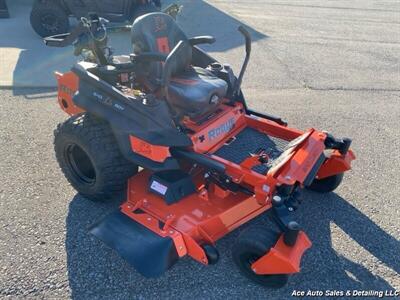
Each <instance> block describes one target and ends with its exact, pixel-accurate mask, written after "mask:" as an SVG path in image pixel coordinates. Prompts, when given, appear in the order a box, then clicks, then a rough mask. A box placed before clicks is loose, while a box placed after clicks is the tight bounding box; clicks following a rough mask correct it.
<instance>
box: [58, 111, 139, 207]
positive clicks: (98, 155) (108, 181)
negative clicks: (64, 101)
mask: <svg viewBox="0 0 400 300" xmlns="http://www.w3.org/2000/svg"><path fill="white" fill-rule="evenodd" d="M54 149H55V153H56V158H57V161H58V164H59V165H60V168H61V170H62V171H63V173H64V175H65V177H66V178H67V180H68V181H69V182H70V184H71V185H72V186H73V187H74V188H75V189H76V190H77V191H78V192H79V193H80V194H81V195H82V196H84V197H85V198H88V199H90V200H93V201H103V200H111V199H115V200H124V198H125V196H126V188H127V180H128V179H129V178H130V177H131V176H133V175H134V174H136V173H137V171H138V167H137V166H136V165H135V164H133V163H131V162H130V161H128V160H126V159H125V158H124V157H123V156H122V154H121V152H120V150H119V147H118V144H117V141H116V140H115V137H114V134H113V132H112V130H111V128H110V126H109V124H108V123H107V122H105V121H103V120H100V119H97V118H95V117H94V116H92V115H90V114H87V113H83V114H79V115H76V116H72V117H71V118H69V119H68V120H67V121H65V122H64V123H62V124H59V125H58V127H57V129H56V130H55V131H54Z"/></svg>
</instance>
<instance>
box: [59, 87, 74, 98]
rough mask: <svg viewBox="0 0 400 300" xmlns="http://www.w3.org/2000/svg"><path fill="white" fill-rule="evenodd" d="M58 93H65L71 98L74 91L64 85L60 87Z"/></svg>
mask: <svg viewBox="0 0 400 300" xmlns="http://www.w3.org/2000/svg"><path fill="white" fill-rule="evenodd" d="M60 91H61V92H63V93H66V94H67V95H69V96H71V97H72V96H73V95H74V94H75V91H74V90H73V89H71V88H69V87H67V86H66V85H60Z"/></svg>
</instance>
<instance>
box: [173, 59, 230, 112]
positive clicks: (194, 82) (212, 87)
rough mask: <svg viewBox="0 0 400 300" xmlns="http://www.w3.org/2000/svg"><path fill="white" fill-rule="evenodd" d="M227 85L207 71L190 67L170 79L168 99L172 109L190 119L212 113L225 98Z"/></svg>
mask: <svg viewBox="0 0 400 300" xmlns="http://www.w3.org/2000/svg"><path fill="white" fill-rule="evenodd" d="M227 89H228V84H227V83H226V82H225V81H224V80H222V79H220V78H218V77H216V76H215V75H213V74H212V73H211V72H209V71H208V70H205V69H203V68H199V67H190V68H189V69H188V70H187V71H185V72H183V73H181V74H179V75H178V76H175V77H173V78H171V81H170V84H169V86H168V97H169V101H170V102H171V104H172V106H173V108H174V109H175V110H177V111H178V112H179V113H180V114H182V115H185V116H188V117H190V118H194V117H198V116H202V115H205V114H206V113H208V112H212V111H213V110H214V109H215V108H216V107H217V106H218V104H219V103H221V101H222V99H223V98H224V97H225V96H226V92H227Z"/></svg>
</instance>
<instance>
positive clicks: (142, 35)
mask: <svg viewBox="0 0 400 300" xmlns="http://www.w3.org/2000/svg"><path fill="white" fill-rule="evenodd" d="M180 41H182V42H183V43H185V44H187V45H191V44H190V41H189V39H188V38H187V37H186V35H185V33H184V32H183V31H182V30H181V28H180V27H179V26H178V25H177V24H176V22H175V20H174V19H173V18H171V16H169V15H167V14H164V13H150V14H146V15H143V16H141V17H139V18H138V19H136V21H135V22H134V23H133V25H132V45H133V51H134V54H135V55H138V56H140V55H141V54H145V53H163V54H166V55H168V54H170V53H171V51H172V50H173V49H174V48H175V46H176V45H177V44H178V43H179V42H180ZM192 64H193V63H192V46H189V47H185V50H184V51H183V52H182V53H179V55H178V56H177V57H175V60H174V63H173V68H172V71H171V80H170V81H169V84H168V86H167V90H168V94H167V95H166V96H167V100H168V102H169V103H170V104H171V106H172V107H173V109H174V110H176V112H177V113H179V114H180V115H186V116H189V117H197V116H201V115H203V114H205V113H207V112H211V111H212V110H213V109H214V108H215V107H216V106H217V105H218V104H219V103H220V102H221V101H222V99H223V98H224V97H225V96H226V92H227V89H228V84H227V83H226V81H224V80H222V79H220V78H218V77H216V76H214V75H213V74H212V73H211V72H209V71H207V70H205V69H203V68H200V67H196V66H192ZM145 69H147V74H148V76H146V77H147V78H146V79H147V81H148V82H149V83H150V84H151V85H154V86H157V84H158V83H159V82H160V79H161V76H162V73H163V70H164V63H162V62H150V63H147V65H146V66H145Z"/></svg>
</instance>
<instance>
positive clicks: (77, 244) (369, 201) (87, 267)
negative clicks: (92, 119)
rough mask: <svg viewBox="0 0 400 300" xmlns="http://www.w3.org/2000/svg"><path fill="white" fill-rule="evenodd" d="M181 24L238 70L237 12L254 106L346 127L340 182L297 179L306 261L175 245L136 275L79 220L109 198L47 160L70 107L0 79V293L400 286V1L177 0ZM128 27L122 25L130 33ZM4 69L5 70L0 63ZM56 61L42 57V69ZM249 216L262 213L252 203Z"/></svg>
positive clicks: (91, 216)
mask: <svg viewBox="0 0 400 300" xmlns="http://www.w3.org/2000/svg"><path fill="white" fill-rule="evenodd" d="M180 2H181V3H182V4H183V5H184V11H183V15H182V16H181V17H180V19H179V22H180V23H181V24H182V26H184V28H185V29H186V31H187V32H189V35H197V34H213V35H215V36H216V37H217V43H216V44H215V45H212V46H210V47H208V50H210V51H211V52H212V53H213V55H215V56H216V57H217V58H219V59H220V60H221V61H223V62H230V63H231V64H232V65H233V67H234V69H235V70H236V71H237V70H238V68H239V66H240V63H241V61H242V57H243V44H242V39H241V37H240V36H239V35H238V33H237V32H236V29H235V28H236V27H237V25H238V24H239V23H240V22H242V23H244V24H246V25H247V26H248V27H249V28H250V29H251V32H252V36H253V37H254V40H255V41H254V44H253V55H252V60H251V62H250V65H249V68H248V72H247V74H246V76H245V79H244V81H245V82H244V87H243V88H244V92H245V94H246V96H247V99H248V102H249V104H250V106H252V107H254V108H255V109H257V110H260V111H265V112H268V113H272V114H275V115H279V116H281V117H283V118H284V119H285V120H287V121H288V122H289V125H290V126H293V127H296V128H301V129H307V128H310V127H315V128H319V129H323V130H328V131H330V132H332V133H333V134H334V135H335V136H342V137H351V138H353V146H352V148H353V150H354V151H355V153H356V156H357V160H356V161H355V162H354V168H353V170H352V171H351V172H349V173H348V174H346V176H345V179H344V181H343V184H342V185H341V186H340V187H339V188H338V189H337V191H336V192H335V193H331V194H328V195H324V196H321V195H318V194H316V193H312V192H304V194H303V198H304V199H305V200H304V202H303V204H302V206H301V207H300V209H299V210H298V211H296V213H295V216H296V219H297V220H298V221H299V222H300V223H301V224H302V226H303V227H304V229H305V230H306V232H307V233H308V234H309V236H310V238H311V240H312V241H313V247H312V248H311V249H310V250H309V251H307V253H306V255H305V257H304V259H303V262H302V271H301V273H299V274H296V275H294V276H292V277H291V278H290V281H289V284H288V285H287V286H286V287H284V288H282V289H280V290H268V289H265V288H262V287H259V286H256V285H254V284H253V283H251V282H249V281H248V280H247V279H245V278H244V277H242V276H241V275H240V274H239V273H238V271H237V270H236V268H235V266H234V264H233V262H232V258H231V254H230V247H231V245H232V243H233V242H234V241H235V238H236V237H237V235H238V234H239V232H240V231H241V230H242V229H243V228H240V229H239V230H237V231H236V232H234V233H232V234H230V235H229V236H227V237H225V238H223V239H222V240H220V241H219V242H218V243H217V247H218V249H219V251H220V253H221V260H220V261H219V262H218V264H216V265H214V266H210V267H205V266H202V265H200V264H198V263H196V262H194V261H192V260H190V259H188V258H185V259H182V260H181V261H180V262H178V264H177V265H175V266H174V267H173V268H172V269H171V270H169V271H168V272H167V273H166V274H165V275H164V276H162V277H161V278H159V279H151V280H148V279H144V278H143V277H141V276H140V275H139V274H138V273H137V272H135V270H133V269H132V268H131V267H130V266H129V265H128V264H127V263H126V262H124V260H122V259H121V258H120V257H119V256H118V255H117V254H115V253H114V252H113V251H112V250H110V249H109V248H107V247H106V246H105V245H103V244H102V243H101V242H100V241H98V240H96V239H95V238H94V237H92V236H90V235H89V234H88V227H89V226H90V225H91V224H93V223H94V222H96V221H97V220H98V219H99V218H101V217H102V216H104V215H106V214H108V213H109V212H110V211H112V210H113V209H114V208H116V207H117V206H118V203H108V204H98V203H92V202H90V201H88V200H87V199H84V198H82V197H80V196H79V195H77V194H76V192H75V191H74V190H73V189H72V188H71V187H70V186H69V185H68V184H67V182H66V180H65V179H64V177H63V175H62V174H61V172H60V170H59V169H58V166H57V164H56V161H55V158H54V153H53V147H52V139H53V133H52V131H53V129H54V128H55V127H56V125H57V123H59V122H62V121H63V120H65V119H66V116H65V115H64V114H63V113H62V112H61V111H60V109H59V108H58V107H57V104H56V102H55V93H54V92H53V91H52V90H43V89H14V90H0V298H12V299H14V298H16V299H22V298H33V299H36V298H41V299H64V298H73V299H171V298H174V299H188V298H191V299H210V298H211V299H243V298H248V299H266V298H268V299H287V298H290V297H291V294H292V292H293V291H294V290H304V291H307V290H309V289H310V290H321V291H326V290H330V291H332V290H342V291H346V290H351V291H352V290H382V291H385V290H388V291H389V290H395V289H397V290H400V275H399V274H400V260H399V253H400V242H399V239H400V228H399V227H400V226H399V225H400V224H399V223H400V221H399V220H400V213H399V198H400V188H399V174H400V173H399V166H400V154H399V151H398V149H399V148H400V130H399V129H400V122H399V120H400V80H399V79H400V61H399V57H400V47H399V45H400V4H399V2H398V1H380V2H377V1H372V0H370V1H361V0H360V1H344V0H343V1H306V0H301V1H296V2H293V1H283V0H281V1H268V3H266V1H263V0H254V1H251V3H249V2H250V1H244V0H236V1H232V0H230V1H223V0H212V1H208V2H203V1H189V0H187V1H180ZM128 38H129V37H128ZM0 71H1V70H0ZM51 71H52V70H47V69H45V70H43V72H51ZM253 224H264V225H266V226H269V225H270V223H269V222H268V220H267V219H266V218H265V217H260V218H258V219H256V220H254V221H252V222H251V223H250V224H246V225H245V227H247V226H251V225H253Z"/></svg>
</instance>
